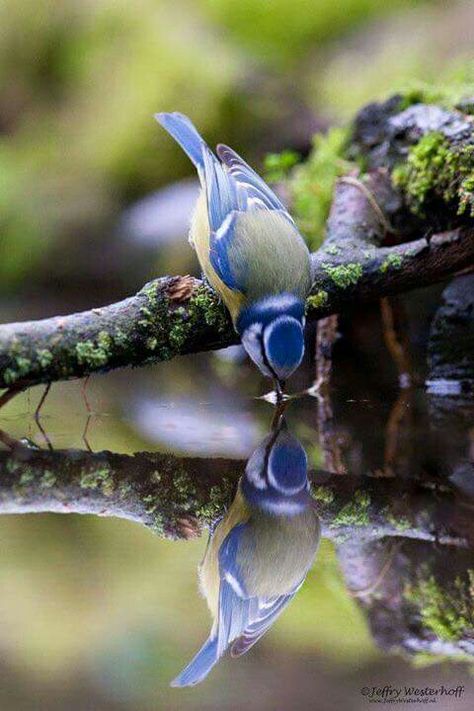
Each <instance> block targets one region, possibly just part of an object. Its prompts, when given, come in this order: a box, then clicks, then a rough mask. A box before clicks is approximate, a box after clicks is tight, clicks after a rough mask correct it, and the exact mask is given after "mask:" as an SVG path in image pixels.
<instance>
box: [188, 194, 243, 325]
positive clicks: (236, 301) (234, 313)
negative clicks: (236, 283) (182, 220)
mask: <svg viewBox="0 0 474 711" xmlns="http://www.w3.org/2000/svg"><path fill="white" fill-rule="evenodd" d="M209 231H210V230H209V219H208V216H207V202H206V195H205V192H204V190H201V194H200V196H199V198H198V201H197V203H196V208H195V210H194V215H193V218H192V222H191V229H190V233H189V241H190V243H191V244H192V246H193V247H194V249H195V250H196V254H197V257H198V260H199V264H200V265H201V269H202V271H203V272H204V276H205V277H206V279H207V280H208V281H209V283H210V285H211V286H212V288H213V289H215V291H217V293H218V294H219V295H220V297H221V298H222V301H223V302H224V304H225V305H226V306H227V308H228V309H229V311H230V315H231V317H232V320H233V322H234V323H235V321H236V319H237V317H238V315H239V313H240V310H241V308H242V305H243V303H244V301H245V297H244V295H243V294H242V293H241V292H240V291H236V290H232V289H229V287H228V286H226V284H224V282H223V281H222V279H221V278H220V277H219V276H218V275H217V274H216V272H215V270H214V268H213V266H212V264H211V261H210V259H209Z"/></svg>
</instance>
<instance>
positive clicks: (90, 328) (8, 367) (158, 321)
mask: <svg viewBox="0 0 474 711" xmlns="http://www.w3.org/2000/svg"><path fill="white" fill-rule="evenodd" d="M401 101H402V99H401V97H394V99H391V100H390V101H388V102H386V103H385V104H382V105H371V106H368V107H366V108H365V109H363V110H362V111H361V113H360V114H359V116H358V117H357V118H356V121H355V128H354V131H353V135H352V140H351V142H350V146H349V147H348V148H347V152H348V154H349V153H350V154H351V155H356V156H357V157H358V159H359V161H360V162H363V164H364V165H365V170H366V171H367V170H368V172H366V173H360V172H359V173H358V174H351V175H349V176H346V177H344V178H341V179H340V180H339V181H338V183H337V184H336V187H335V190H334V195H333V202H332V208H331V212H330V216H329V220H328V224H327V234H326V239H325V241H324V243H323V245H322V247H321V248H320V249H319V250H318V251H317V252H315V253H314V254H313V289H312V294H311V296H310V297H309V299H308V317H309V318H311V319H319V318H322V317H325V316H327V315H329V314H332V313H337V312H340V311H343V310H344V309H347V308H349V307H352V306H354V305H357V304H360V303H363V302H365V301H368V300H374V299H379V298H380V297H382V296H386V295H389V294H394V293H398V292H403V291H407V290H409V289H413V288H416V287H419V286H423V285H425V284H430V283H433V282H436V281H439V280H442V279H444V278H446V277H447V276H449V275H451V274H454V273H456V272H457V271H459V270H462V269H465V268H466V267H470V266H472V265H473V264H474V225H473V220H472V217H471V212H470V211H471V210H472V209H473V208H472V205H474V197H473V191H474V153H473V150H474V149H473V145H474V138H473V135H474V134H473V121H472V119H471V117H469V116H465V115H464V114H461V113H460V112H457V111H447V110H445V109H441V108H439V107H433V106H427V105H424V104H417V105H416V106H412V107H409V108H406V109H405V110H403V111H400V107H401ZM235 342H237V336H236V334H235V332H234V331H233V329H232V325H231V322H230V319H229V317H228V314H227V312H226V310H225V308H224V307H223V305H222V304H221V303H219V301H218V299H217V298H216V296H215V294H214V293H213V292H212V291H211V290H210V289H209V288H208V287H207V286H206V285H205V284H203V283H202V282H200V281H198V280H194V279H191V278H190V277H163V278H161V279H156V280H154V281H152V282H150V283H149V284H147V285H146V286H144V287H143V288H142V289H141V290H140V291H139V292H138V293H137V294H136V295H134V296H132V297H130V298H128V299H125V300H124V301H121V302H119V303H115V304H112V305H110V306H103V307H100V308H96V309H91V310H90V311H85V312H83V313H79V314H72V315H68V316H62V317H55V318H49V319H44V320H41V321H29V322H24V323H14V324H5V325H2V326H0V387H4V388H10V387H12V386H14V387H19V388H20V387H28V386H30V385H34V384H37V383H49V382H52V381H56V380H62V379H69V378H80V377H83V376H85V375H88V374H90V373H94V372H104V371H107V370H111V369H114V368H120V367H124V366H139V365H143V364H148V363H156V362H159V361H163V360H169V359H170V358H173V357H175V356H177V355H183V354H186V353H193V352H198V351H203V350H210V349H216V348H221V347H224V346H227V345H230V344H232V343H235Z"/></svg>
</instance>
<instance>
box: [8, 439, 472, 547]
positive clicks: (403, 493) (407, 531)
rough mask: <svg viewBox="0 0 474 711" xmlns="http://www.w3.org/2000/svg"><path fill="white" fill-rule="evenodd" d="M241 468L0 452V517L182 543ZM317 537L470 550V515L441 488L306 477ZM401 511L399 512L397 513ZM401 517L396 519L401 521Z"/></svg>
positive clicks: (207, 519)
mask: <svg viewBox="0 0 474 711" xmlns="http://www.w3.org/2000/svg"><path fill="white" fill-rule="evenodd" d="M243 470H244V462H242V461H238V460H231V459H213V460H208V459H200V458H188V457H177V456H173V455H169V454H161V453H156V452H153V453H150V452H139V453H137V454H134V455H133V456H132V455H126V454H116V453H113V452H97V453H91V452H86V451H83V450H57V451H44V450H37V449H30V448H27V447H25V446H22V445H20V444H18V445H17V446H16V447H14V448H13V450H12V451H11V452H0V514H12V513H15V514H19V513H39V512H45V511H49V512H54V513H83V514H84V513H87V514H96V515H100V516H112V517H118V518H126V519H129V520H132V521H136V522H138V523H140V524H142V525H144V526H146V527H147V528H150V529H151V530H152V531H154V532H155V533H157V534H158V535H161V536H166V537H172V538H189V537H191V536H194V535H197V534H198V533H199V531H200V529H201V528H202V527H203V526H207V525H209V524H210V523H212V522H213V521H215V520H216V519H217V518H218V517H219V515H221V514H222V513H223V512H224V511H225V510H226V508H227V507H228V506H229V504H230V502H231V500H232V497H233V494H234V493H235V489H236V486H237V482H238V480H239V477H240V476H241V475H242V474H243ZM312 489H313V496H314V499H315V502H316V507H317V511H318V514H319V516H320V517H321V523H322V528H323V534H324V535H325V536H326V537H328V538H332V539H334V540H336V541H344V540H346V538H347V537H350V538H351V539H353V538H354V536H355V535H356V534H357V538H358V539H359V540H375V539H381V538H385V537H391V536H395V537H396V536H403V537H405V538H409V539H417V540H424V541H436V542H438V543H443V544H446V545H454V546H457V547H461V548H466V547H472V546H473V545H474V525H473V521H472V516H471V511H470V509H467V508H466V509H463V508H462V507H460V506H459V505H458V503H457V500H456V496H455V492H454V490H453V489H452V488H451V486H450V485H449V484H445V483H443V484H441V482H440V481H438V480H436V479H435V478H433V479H424V480H423V481H421V480H420V481H414V480H410V481H408V480H401V479H394V478H377V477H358V476H349V475H346V476H340V475H338V474H328V473H317V474H313V476H312ZM400 502H402V504H403V505H402V506H400ZM401 511H403V515H402V514H401Z"/></svg>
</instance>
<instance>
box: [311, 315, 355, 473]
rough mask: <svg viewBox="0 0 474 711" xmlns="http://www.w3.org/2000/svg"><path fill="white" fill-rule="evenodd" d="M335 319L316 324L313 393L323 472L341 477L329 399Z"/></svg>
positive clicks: (337, 438) (340, 458)
mask: <svg viewBox="0 0 474 711" xmlns="http://www.w3.org/2000/svg"><path fill="white" fill-rule="evenodd" d="M337 328H338V317H337V316H328V317H327V318H324V319H322V320H321V321H319V323H318V326H317V332H316V382H315V384H314V386H313V390H314V392H315V394H316V398H317V401H318V435H319V446H320V447H321V450H322V453H323V462H324V467H325V469H327V470H329V471H332V472H336V473H337V474H345V473H346V472H347V469H346V467H345V465H344V460H343V453H342V449H341V446H340V435H339V433H338V432H337V431H336V430H335V428H334V412H333V408H332V402H331V395H330V380H331V372H332V351H333V347H334V343H335V342H336V339H337Z"/></svg>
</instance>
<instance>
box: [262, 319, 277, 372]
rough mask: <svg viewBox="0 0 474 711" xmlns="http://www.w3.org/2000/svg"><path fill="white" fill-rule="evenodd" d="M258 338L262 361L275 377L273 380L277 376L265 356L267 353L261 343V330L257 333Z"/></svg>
mask: <svg viewBox="0 0 474 711" xmlns="http://www.w3.org/2000/svg"><path fill="white" fill-rule="evenodd" d="M258 338H259V344H260V350H261V353H262V361H263V363H264V365H265V366H266V367H267V368H268V370H269V371H270V373H271V374H272V376H273V377H274V378H275V380H278V376H277V374H276V373H275V371H274V370H273V368H272V366H271V365H270V361H269V360H268V358H267V354H266V351H265V345H264V343H263V331H262V332H261V333H260V334H259V336H258Z"/></svg>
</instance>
